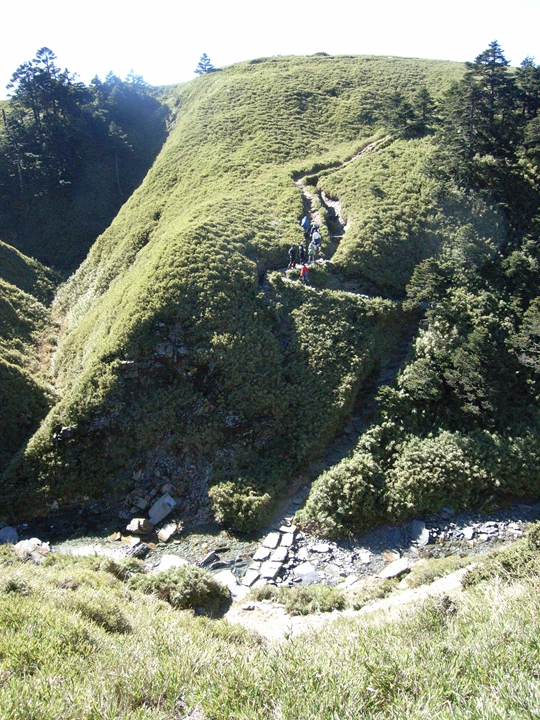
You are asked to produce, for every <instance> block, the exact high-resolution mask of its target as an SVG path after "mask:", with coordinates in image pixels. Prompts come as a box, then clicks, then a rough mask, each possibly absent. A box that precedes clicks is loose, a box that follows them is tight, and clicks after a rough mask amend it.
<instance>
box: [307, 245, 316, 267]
mask: <svg viewBox="0 0 540 720" xmlns="http://www.w3.org/2000/svg"><path fill="white" fill-rule="evenodd" d="M316 257H317V243H315V242H314V241H313V240H312V241H311V242H310V243H309V247H308V263H312V262H315V258H316Z"/></svg>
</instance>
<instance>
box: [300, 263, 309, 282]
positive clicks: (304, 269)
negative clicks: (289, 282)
mask: <svg viewBox="0 0 540 720" xmlns="http://www.w3.org/2000/svg"><path fill="white" fill-rule="evenodd" d="M308 275H309V268H308V266H307V265H306V263H304V264H303V265H302V269H301V270H300V278H301V280H302V282H303V283H304V285H307V281H308Z"/></svg>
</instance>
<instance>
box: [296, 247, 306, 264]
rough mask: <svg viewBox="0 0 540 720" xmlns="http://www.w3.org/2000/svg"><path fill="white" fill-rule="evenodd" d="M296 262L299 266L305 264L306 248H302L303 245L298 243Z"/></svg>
mask: <svg viewBox="0 0 540 720" xmlns="http://www.w3.org/2000/svg"><path fill="white" fill-rule="evenodd" d="M298 262H299V263H300V265H303V264H304V263H305V262H306V248H305V247H304V243H300V245H299V246H298Z"/></svg>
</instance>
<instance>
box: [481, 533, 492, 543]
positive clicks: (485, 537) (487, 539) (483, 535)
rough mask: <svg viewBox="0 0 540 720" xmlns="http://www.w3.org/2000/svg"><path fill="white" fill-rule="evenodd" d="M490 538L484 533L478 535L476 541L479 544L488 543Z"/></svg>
mask: <svg viewBox="0 0 540 720" xmlns="http://www.w3.org/2000/svg"><path fill="white" fill-rule="evenodd" d="M490 537H491V536H490V535H487V534H486V533H480V535H478V540H479V542H488V541H489V538H490Z"/></svg>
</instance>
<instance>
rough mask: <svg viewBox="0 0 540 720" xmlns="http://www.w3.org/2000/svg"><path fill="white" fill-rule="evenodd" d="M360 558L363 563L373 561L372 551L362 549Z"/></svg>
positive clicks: (366, 563) (359, 554) (367, 563)
mask: <svg viewBox="0 0 540 720" xmlns="http://www.w3.org/2000/svg"><path fill="white" fill-rule="evenodd" d="M358 560H359V561H360V562H361V563H362V565H369V563H370V562H371V552H370V551H369V550H360V551H359V553H358Z"/></svg>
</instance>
